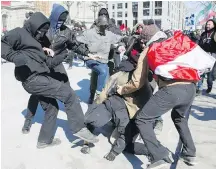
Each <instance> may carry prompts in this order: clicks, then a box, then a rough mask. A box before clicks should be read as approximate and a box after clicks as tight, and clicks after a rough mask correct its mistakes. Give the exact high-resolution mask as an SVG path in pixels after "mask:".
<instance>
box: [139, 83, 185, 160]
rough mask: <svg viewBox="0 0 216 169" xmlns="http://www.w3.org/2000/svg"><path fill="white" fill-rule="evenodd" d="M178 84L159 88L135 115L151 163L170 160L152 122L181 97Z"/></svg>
mask: <svg viewBox="0 0 216 169" xmlns="http://www.w3.org/2000/svg"><path fill="white" fill-rule="evenodd" d="M178 86H179V85H177V87H174V86H169V87H163V88H161V89H160V90H159V91H158V92H156V93H155V94H154V95H153V96H152V97H151V98H150V100H149V101H148V102H147V103H146V104H145V106H144V107H143V108H142V109H141V110H140V111H139V112H138V115H137V117H136V124H137V127H138V128H139V131H140V134H141V137H142V139H143V141H144V143H145V145H146V147H147V149H148V152H149V157H150V159H151V163H152V164H154V163H157V162H158V161H160V160H166V161H168V162H171V160H169V158H168V159H167V157H168V155H169V152H168V150H167V149H166V148H165V147H164V146H162V145H161V144H160V143H159V141H158V140H157V139H156V136H155V133H154V130H153V124H154V122H155V120H156V119H157V118H158V117H160V116H161V115H163V114H164V113H166V112H168V111H169V110H170V109H172V108H173V107H174V106H175V105H176V104H177V103H178V97H181V93H180V91H179V90H178Z"/></svg>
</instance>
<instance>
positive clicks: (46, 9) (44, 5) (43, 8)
mask: <svg viewBox="0 0 216 169" xmlns="http://www.w3.org/2000/svg"><path fill="white" fill-rule="evenodd" d="M51 5H52V2H51V1H34V6H35V11H38V12H42V13H43V14H44V15H45V16H46V17H49V16H50V12H51V9H52V6H51Z"/></svg>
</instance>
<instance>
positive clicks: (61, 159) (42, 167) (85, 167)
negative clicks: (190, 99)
mask: <svg viewBox="0 0 216 169" xmlns="http://www.w3.org/2000/svg"><path fill="white" fill-rule="evenodd" d="M79 64H81V65H82V63H78V62H75V65H76V66H74V67H73V69H71V70H68V76H69V79H70V83H71V86H72V88H73V89H74V90H75V91H76V93H77V94H78V96H80V98H81V100H82V101H84V102H86V101H87V100H88V96H89V92H88V89H89V73H90V70H89V69H86V68H85V67H77V65H79ZM13 72H14V65H13V64H11V63H6V64H3V65H2V67H1V86H2V89H1V99H2V103H1V119H2V120H1V123H2V126H1V127H2V131H1V132H2V145H1V147H2V166H1V167H2V169H110V168H112V169H119V168H122V169H123V168H124V169H141V168H145V167H146V164H147V159H146V157H144V156H134V155H131V154H121V155H119V156H118V157H117V158H116V160H115V161H114V162H109V161H106V160H105V159H103V156H104V155H105V154H106V153H107V152H108V151H109V150H110V147H111V146H110V144H109V143H108V140H107V137H105V136H104V135H106V132H103V134H100V135H99V140H100V141H99V143H97V144H96V145H95V147H94V148H93V149H92V150H91V154H90V155H84V154H82V153H81V152H80V145H81V142H80V141H79V140H78V139H77V138H75V137H73V136H72V135H71V133H70V131H69V130H68V126H67V122H66V115H65V113H64V112H63V111H59V114H58V120H57V130H56V135H55V136H56V137H58V138H60V139H61V140H62V143H61V144H60V145H59V146H56V147H52V148H46V149H37V148H36V144H37V137H38V133H39V130H40V127H41V123H42V121H43V110H42V109H41V107H40V106H39V107H38V111H37V115H36V117H35V119H34V124H33V126H32V129H31V132H30V133H29V134H28V135H23V134H22V133H21V128H22V125H23V122H24V115H25V113H26V106H27V102H28V99H29V94H28V93H27V92H25V91H24V89H23V88H22V85H21V83H20V82H18V81H16V79H15V77H14V73H13ZM215 84H216V82H215ZM215 84H214V88H213V92H212V93H211V94H209V95H206V94H205V95H203V96H199V97H196V99H195V101H194V105H193V108H192V113H191V116H190V118H189V124H190V129H191V132H192V135H193V138H194V142H195V144H196V148H197V160H198V165H197V166H195V167H188V166H187V165H185V164H184V163H183V162H181V161H178V162H177V163H175V164H173V165H172V166H168V167H166V168H164V169H204V168H205V169H215V168H216V161H215V160H216V155H215V152H216V134H215V133H216V85H215ZM82 107H83V109H84V111H86V109H87V105H86V104H85V103H82ZM60 109H61V110H63V109H64V106H63V105H62V104H61V105H60ZM163 119H164V128H163V131H162V133H161V135H160V136H159V140H160V141H161V142H162V144H164V145H165V146H167V147H168V148H169V149H170V150H171V151H172V152H173V153H176V152H178V151H179V146H180V145H181V144H180V143H179V137H178V134H177V132H176V129H175V127H174V125H173V123H172V120H171V118H170V113H167V114H165V115H164V116H163Z"/></svg>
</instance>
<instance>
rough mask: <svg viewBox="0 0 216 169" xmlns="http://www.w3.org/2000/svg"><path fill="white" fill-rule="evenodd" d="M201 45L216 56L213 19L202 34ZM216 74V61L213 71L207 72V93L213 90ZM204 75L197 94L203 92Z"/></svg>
mask: <svg viewBox="0 0 216 169" xmlns="http://www.w3.org/2000/svg"><path fill="white" fill-rule="evenodd" d="M199 45H200V47H201V48H202V49H203V50H204V51H206V52H207V53H209V54H210V55H212V56H213V57H214V58H216V22H215V21H214V20H213V19H210V20H208V21H207V22H206V25H205V32H203V33H202V34H201V37H200V40H199ZM215 74H216V63H215V65H214V67H213V69H212V71H210V72H208V73H207V85H208V88H207V90H206V93H210V92H211V90H212V86H213V81H214V80H215V79H216V77H215ZM204 77H205V76H204V75H203V76H202V79H201V80H200V81H199V82H198V85H197V94H201V91H202V84H203V80H204Z"/></svg>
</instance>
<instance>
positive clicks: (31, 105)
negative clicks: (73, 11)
mask: <svg viewBox="0 0 216 169" xmlns="http://www.w3.org/2000/svg"><path fill="white" fill-rule="evenodd" d="M67 15H68V11H67V10H66V9H65V8H64V7H63V6H61V5H58V4H54V5H53V10H52V12H51V16H50V28H49V30H48V32H47V34H46V36H44V38H43V39H41V40H40V43H41V44H42V46H44V47H47V48H51V49H52V50H53V51H54V52H55V53H65V55H67V57H68V55H69V57H72V56H71V53H68V49H70V50H73V51H75V52H77V53H80V54H82V55H81V56H84V55H87V54H88V48H87V47H86V46H85V45H84V44H80V43H78V42H77V41H75V40H76V39H75V35H74V32H73V31H71V30H70V29H69V28H68V27H67V26H65V25H64V22H65V21H66V19H67ZM74 43H75V44H76V45H74ZM50 71H51V74H52V77H53V78H54V79H56V80H58V81H61V82H63V83H65V84H67V85H69V86H70V83H69V79H68V76H67V72H66V70H65V68H64V66H63V64H62V63H59V64H58V65H56V66H55V67H53V68H51V70H50ZM38 103H39V99H38V97H37V96H36V95H31V96H30V98H29V102H28V108H27V114H26V116H25V122H24V126H23V128H22V132H23V134H27V133H29V131H30V128H31V124H32V119H33V117H34V115H35V113H36V110H37V106H38Z"/></svg>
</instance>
